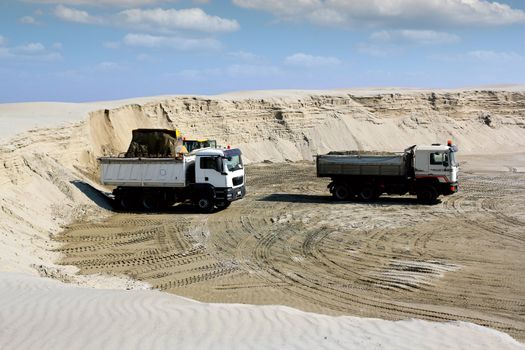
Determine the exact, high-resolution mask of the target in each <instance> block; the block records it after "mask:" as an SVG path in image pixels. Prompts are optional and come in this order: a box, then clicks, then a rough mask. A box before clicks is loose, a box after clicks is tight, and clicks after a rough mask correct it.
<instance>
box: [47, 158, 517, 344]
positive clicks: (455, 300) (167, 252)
mask: <svg viewBox="0 0 525 350" xmlns="http://www.w3.org/2000/svg"><path fill="white" fill-rule="evenodd" d="M523 165H525V154H514V155H509V154H507V155H501V156H498V157H480V156H476V157H469V158H467V159H466V160H465V159H463V163H462V173H461V177H460V183H461V191H460V192H459V193H457V194H455V195H452V196H448V197H441V198H442V201H441V203H439V204H437V205H434V206H423V205H419V204H417V202H416V201H415V199H414V198H412V197H409V196H403V197H394V196H393V197H390V198H388V197H387V198H381V199H380V200H379V201H377V202H376V203H372V204H364V203H337V202H332V201H331V200H330V197H328V192H327V190H326V185H327V183H328V180H327V179H318V178H316V177H315V168H314V165H313V164H312V163H309V162H301V163H288V164H259V165H252V166H249V167H248V168H247V174H248V175H247V177H248V180H247V181H248V184H249V187H248V193H249V195H248V196H247V197H246V198H245V199H243V200H242V201H238V202H235V203H234V204H232V206H230V208H228V209H227V210H224V211H220V212H217V213H213V214H210V215H201V214H195V213H193V212H192V211H191V208H190V207H187V206H184V205H181V206H178V207H176V208H175V209H174V210H172V211H170V212H167V213H161V214H143V213H142V214H141V213H117V214H115V215H112V216H111V217H109V218H108V219H107V220H104V221H102V222H99V223H89V222H82V223H78V224H74V225H71V226H69V227H68V228H67V229H66V230H65V231H64V232H63V233H61V234H59V235H57V236H55V239H56V240H57V241H58V242H60V243H61V246H60V248H58V249H57V251H59V252H61V253H63V258H62V259H61V261H60V263H61V264H64V265H75V266H78V267H79V268H80V271H81V273H83V274H92V273H107V274H125V275H128V276H132V277H133V278H135V279H138V280H141V281H144V282H147V283H149V284H151V285H152V286H153V287H154V288H156V289H160V290H164V291H167V292H170V293H175V294H178V295H183V296H186V297H190V298H193V299H197V300H200V301H205V302H215V303H217V302H220V303H246V304H261V305H272V304H281V305H287V306H291V307H294V308H298V309H301V310H304V311H309V312H316V313H322V314H328V315H357V316H365V317H376V318H383V319H391V320H399V319H406V318H419V319H426V320H433V321H448V320H461V321H468V322H472V323H476V324H479V325H484V326H488V327H492V328H495V329H498V330H501V331H503V332H506V333H508V334H510V335H512V336H513V337H515V338H516V339H519V340H521V341H523V340H525V318H524V316H523V315H524V314H525V298H524V296H525V275H524V274H523V271H524V270H525V261H524V260H523V258H522V257H523V254H524V253H525V236H524V234H523V227H524V223H525V214H524V213H525V174H524V173H523V172H519V170H520V169H523Z"/></svg>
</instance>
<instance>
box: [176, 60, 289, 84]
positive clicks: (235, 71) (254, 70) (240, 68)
mask: <svg viewBox="0 0 525 350" xmlns="http://www.w3.org/2000/svg"><path fill="white" fill-rule="evenodd" d="M282 73H283V72H282V70H281V69H280V68H279V67H276V66H272V65H264V64H234V65H230V66H227V67H225V68H208V69H185V70H182V71H180V72H178V73H176V74H174V76H175V77H177V78H181V79H185V80H207V79H210V78H213V79H225V78H227V79H240V78H256V77H268V76H279V75H281V74H282Z"/></svg>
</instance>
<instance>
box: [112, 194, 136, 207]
mask: <svg viewBox="0 0 525 350" xmlns="http://www.w3.org/2000/svg"><path fill="white" fill-rule="evenodd" d="M115 203H116V206H117V209H123V210H135V209H136V208H137V203H136V201H135V200H134V198H133V197H132V196H131V195H129V194H120V195H117V196H116V197H115Z"/></svg>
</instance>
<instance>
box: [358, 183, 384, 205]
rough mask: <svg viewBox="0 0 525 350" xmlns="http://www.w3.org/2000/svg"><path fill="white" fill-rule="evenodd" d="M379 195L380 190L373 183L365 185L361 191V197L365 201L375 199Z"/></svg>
mask: <svg viewBox="0 0 525 350" xmlns="http://www.w3.org/2000/svg"><path fill="white" fill-rule="evenodd" d="M378 197H379V196H378V191H377V189H376V188H375V187H374V186H373V185H364V186H363V187H361V190H360V191H359V199H361V200H362V201H365V202H370V201H373V200H374V199H377V198H378Z"/></svg>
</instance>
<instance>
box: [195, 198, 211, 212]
mask: <svg viewBox="0 0 525 350" xmlns="http://www.w3.org/2000/svg"><path fill="white" fill-rule="evenodd" d="M195 205H196V206H197V208H198V209H199V211H200V212H202V213H209V212H211V211H212V209H213V201H212V200H211V198H210V197H208V196H202V197H199V198H198V199H197V201H196V202H195Z"/></svg>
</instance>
